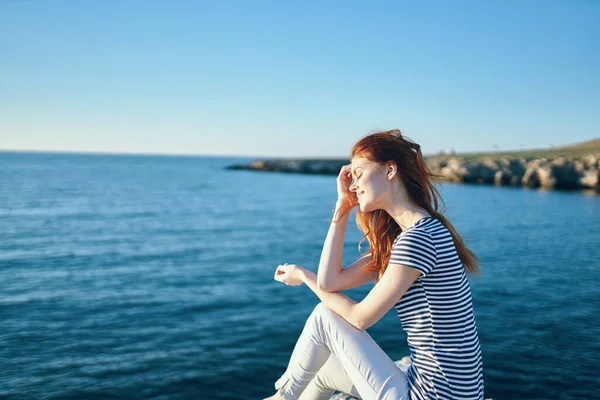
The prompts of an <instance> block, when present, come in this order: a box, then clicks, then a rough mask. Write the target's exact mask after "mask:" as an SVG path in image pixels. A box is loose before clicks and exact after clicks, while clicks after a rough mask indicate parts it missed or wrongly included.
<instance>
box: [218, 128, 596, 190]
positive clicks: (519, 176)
mask: <svg viewBox="0 0 600 400" xmlns="http://www.w3.org/2000/svg"><path fill="white" fill-rule="evenodd" d="M425 161H426V162H427V164H428V165H429V168H430V169H431V172H432V173H433V174H435V175H436V176H437V177H438V180H440V181H446V182H455V183H468V184H487V185H495V186H512V187H531V188H543V189H560V190H592V191H595V192H596V193H599V192H600V184H599V181H600V179H599V177H600V139H595V140H592V141H590V142H586V143H582V144H577V145H573V146H566V147H562V148H556V149H548V150H529V151H522V152H514V153H470V154H462V155H461V154H438V155H433V156H428V157H425ZM349 162H350V161H349V160H348V159H266V158H265V159H256V160H254V161H252V162H250V163H248V164H234V165H230V166H227V167H226V169H229V170H251V171H264V172H283V173H296V174H310V175H336V176H337V175H338V174H339V171H340V169H341V168H342V166H343V165H346V164H348V163H349Z"/></svg>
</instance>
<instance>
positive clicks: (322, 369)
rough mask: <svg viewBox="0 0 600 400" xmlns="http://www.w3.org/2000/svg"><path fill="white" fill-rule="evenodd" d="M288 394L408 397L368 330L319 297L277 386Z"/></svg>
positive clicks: (315, 398) (304, 398)
mask: <svg viewBox="0 0 600 400" xmlns="http://www.w3.org/2000/svg"><path fill="white" fill-rule="evenodd" d="M284 385H285V387H284V388H283V390H282V391H281V395H282V397H283V398H284V399H286V400H291V399H301V400H321V399H323V400H326V399H329V398H330V397H331V396H332V395H333V393H334V391H336V390H339V391H341V392H344V393H348V394H351V395H353V396H355V397H358V398H361V399H364V400H371V399H385V400H401V399H408V380H407V377H406V373H405V371H403V370H401V369H400V368H399V367H398V366H396V364H394V361H392V359H391V358H389V357H388V355H387V354H385V352H384V351H383V350H382V349H381V348H380V347H379V346H378V345H377V343H375V341H374V340H373V339H372V338H371V336H369V334H368V333H367V332H366V331H361V330H360V329H357V328H355V327H354V326H352V325H351V324H349V323H348V322H347V321H346V320H344V319H343V318H342V317H340V316H339V315H338V314H336V313H335V312H333V311H331V310H330V309H328V308H327V307H326V306H325V305H324V304H323V303H319V304H317V306H316V307H315V309H314V310H313V312H312V314H311V315H310V316H309V317H308V320H307V321H306V324H305V325H304V329H303V330H302V333H301V334H300V337H299V338H298V342H297V343H296V346H295V347H294V351H293V352H292V356H291V358H290V362H289V364H288V367H287V370H286V371H285V373H284V374H283V376H282V377H281V378H279V380H278V381H277V382H275V389H276V390H279V388H281V387H282V386H284Z"/></svg>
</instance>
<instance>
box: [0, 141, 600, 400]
mask: <svg viewBox="0 0 600 400" xmlns="http://www.w3.org/2000/svg"><path fill="white" fill-rule="evenodd" d="M250 160H251V159H250V158H227V157H191V156H189V157H184V156H138V155H94V154H51V153H18V152H2V153H0V398H3V399H4V398H6V399H28V400H29V399H157V400H158V399H223V400H224V399H261V398H264V397H267V396H270V395H272V394H273V393H274V392H275V390H274V382H275V381H276V380H277V379H278V378H279V377H280V376H281V374H282V373H283V372H284V370H285V368H286V365H287V362H288V361H289V356H290V354H291V351H292V349H293V346H294V344H295V341H296V339H297V338H298V335H299V334H300V331H301V329H302V327H303V325H304V322H305V320H306V318H307V317H308V315H309V314H310V312H311V311H312V309H313V308H314V306H315V305H316V304H317V303H318V299H317V297H316V296H315V295H314V294H313V293H312V292H311V291H310V289H308V288H307V287H306V286H304V285H303V286H298V287H290V286H285V285H283V284H281V283H279V282H277V281H275V280H274V279H273V275H274V271H275V268H276V267H277V265H279V264H282V263H284V262H287V263H294V264H299V265H301V266H303V267H305V268H308V269H310V270H312V271H316V270H317V266H318V262H319V257H320V254H321V249H322V245H323V241H324V239H325V236H326V233H327V230H328V227H329V220H330V218H331V217H332V211H333V207H334V203H335V199H336V181H335V176H314V175H295V174H284V173H265V172H255V171H232V170H227V169H225V167H226V166H228V165H232V164H243V163H246V162H248V161H250ZM439 189H440V191H441V194H442V196H443V198H444V200H445V202H446V211H445V215H446V216H447V217H448V218H449V219H450V221H451V222H452V223H453V224H454V226H455V227H456V229H457V230H458V232H459V233H460V234H461V235H462V237H463V238H464V239H465V241H466V243H467V245H468V246H469V247H470V248H471V249H472V250H473V251H474V252H475V253H476V254H477V255H478V257H479V260H480V269H481V275H480V276H472V277H470V278H469V283H470V286H471V290H472V295H473V305H474V310H475V318H476V322H477V328H478V331H479V338H480V342H481V347H482V354H483V365H484V380H485V397H486V398H493V399H494V400H501V399H508V400H513V399H562V400H567V399H591V398H599V394H598V393H599V391H600V386H599V383H598V382H599V380H600V362H599V361H598V357H599V356H600V339H599V338H600V320H599V318H600V251H599V250H600V196H598V195H595V194H589V193H581V192H564V191H542V190H537V189H526V188H507V187H493V186H478V185H458V184H440V186H439ZM361 237H362V234H361V232H360V231H359V230H358V228H357V227H356V224H355V223H354V222H353V221H351V222H350V223H349V225H348V231H347V234H346V240H345V246H344V265H348V264H350V263H351V262H352V261H354V260H355V259H356V258H357V257H358V256H359V255H360V254H361V253H360V251H359V248H358V243H359V240H360V239H361ZM366 246H367V245H366V243H363V245H362V248H361V250H362V251H365V249H366ZM371 287H372V286H369V285H367V286H364V287H360V288H356V289H353V290H350V291H348V292H347V294H348V296H350V297H351V298H353V299H355V300H357V301H360V299H361V298H363V297H364V296H365V295H366V294H367V293H368V291H369V290H370V289H371ZM368 332H369V333H370V334H371V336H372V337H373V338H374V339H375V340H376V341H377V342H378V343H379V344H380V346H381V347H382V348H383V349H384V350H385V351H386V352H387V353H388V354H389V356H390V357H391V358H392V359H394V360H399V359H401V358H402V357H404V356H406V355H409V354H410V353H409V349H408V346H407V343H406V335H405V334H404V332H403V331H402V327H401V325H400V321H399V319H398V317H397V316H396V315H395V312H394V311H393V310H392V311H390V312H389V313H388V314H387V315H386V316H384V318H383V319H381V320H380V321H379V322H378V323H377V324H376V325H374V326H373V327H372V328H370V329H369V330H368Z"/></svg>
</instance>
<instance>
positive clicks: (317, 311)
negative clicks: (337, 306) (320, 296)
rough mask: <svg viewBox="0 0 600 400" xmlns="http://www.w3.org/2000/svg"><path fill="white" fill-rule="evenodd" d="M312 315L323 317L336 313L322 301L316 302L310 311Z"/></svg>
mask: <svg viewBox="0 0 600 400" xmlns="http://www.w3.org/2000/svg"><path fill="white" fill-rule="evenodd" d="M312 314H313V316H317V317H319V318H323V317H327V318H329V317H333V316H335V315H337V314H336V313H335V312H333V311H331V309H329V308H328V307H327V306H326V305H325V304H324V303H323V302H320V303H319V304H317V305H316V306H315V308H314V310H313V312H312Z"/></svg>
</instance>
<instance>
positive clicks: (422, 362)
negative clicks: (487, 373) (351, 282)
mask: <svg viewBox="0 0 600 400" xmlns="http://www.w3.org/2000/svg"><path fill="white" fill-rule="evenodd" d="M390 264H402V265H405V266H408V267H412V268H415V269H417V270H419V271H420V272H421V274H422V275H421V276H420V277H419V278H418V279H417V280H416V281H415V282H414V283H413V284H412V286H411V287H410V288H409V289H408V290H407V291H406V293H405V294H404V296H403V297H402V299H400V301H399V302H398V303H396V305H395V306H394V307H395V308H396V310H397V311H398V316H399V317H400V321H401V323H402V328H403V329H404V331H405V332H406V333H407V336H408V347H409V348H410V352H411V361H412V364H411V366H410V368H409V369H408V381H409V385H410V396H411V399H413V400H420V399H452V400H456V399H483V368H482V361H481V348H480V346H479V338H478V337H477V327H476V325H475V318H474V315H473V305H472V301H471V289H470V287H469V282H468V281H467V277H466V275H465V271H464V268H463V265H462V263H461V261H460V258H459V257H458V253H457V252H456V247H455V246H454V242H453V240H452V236H451V235H450V232H449V231H448V229H446V227H445V226H444V225H442V223H441V222H440V221H439V220H438V219H436V218H433V217H426V218H423V219H421V220H419V221H418V222H417V223H416V224H415V225H413V226H412V227H411V228H409V229H407V230H406V231H404V232H402V233H400V234H399V235H398V237H397V238H396V240H395V241H394V245H393V247H392V254H391V258H390Z"/></svg>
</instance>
